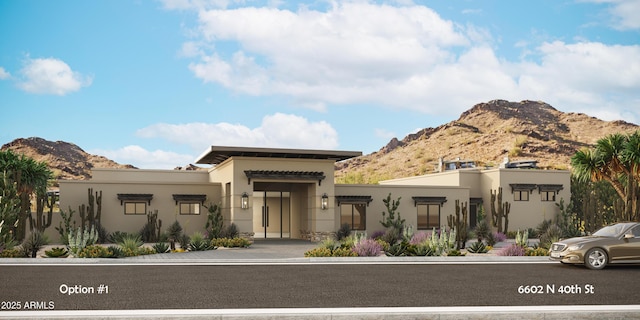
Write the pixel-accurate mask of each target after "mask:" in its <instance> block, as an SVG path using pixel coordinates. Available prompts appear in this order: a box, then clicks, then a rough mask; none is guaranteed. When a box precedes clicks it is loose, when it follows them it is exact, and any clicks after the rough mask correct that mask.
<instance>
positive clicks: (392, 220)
mask: <svg viewBox="0 0 640 320" xmlns="http://www.w3.org/2000/svg"><path fill="white" fill-rule="evenodd" d="M400 199H401V197H398V200H391V193H389V195H388V196H387V198H386V199H383V200H382V202H383V203H384V205H385V207H386V208H387V212H384V211H383V212H382V220H381V221H380V224H382V226H383V227H385V228H393V229H396V230H398V231H399V232H402V229H403V227H404V221H405V220H404V219H402V218H401V217H400V212H397V211H398V207H399V206H400ZM387 213H388V214H389V216H387ZM396 213H397V214H398V215H397V216H396Z"/></svg>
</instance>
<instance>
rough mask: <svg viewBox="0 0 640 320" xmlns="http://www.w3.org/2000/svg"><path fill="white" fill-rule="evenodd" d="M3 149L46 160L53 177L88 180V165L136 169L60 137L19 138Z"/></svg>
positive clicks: (89, 172)
mask: <svg viewBox="0 0 640 320" xmlns="http://www.w3.org/2000/svg"><path fill="white" fill-rule="evenodd" d="M7 149H9V150H12V151H13V152H15V153H18V154H24V155H25V156H28V157H30V158H33V159H34V160H36V161H40V162H42V161H44V162H46V163H47V164H48V165H49V168H50V169H51V171H53V175H54V177H55V178H56V179H73V180H88V179H91V169H92V168H127V169H136V167H134V166H132V165H122V164H119V163H116V162H115V161H113V160H109V159H107V158H105V157H103V156H98V155H93V154H89V153H87V152H85V151H84V150H82V149H81V148H80V147H78V146H77V145H75V144H73V143H68V142H64V141H55V142H54V141H48V140H45V139H42V138H36V137H32V138H26V139H23V138H20V139H16V140H13V141H11V142H9V143H7V144H5V145H3V146H2V148H0V150H7Z"/></svg>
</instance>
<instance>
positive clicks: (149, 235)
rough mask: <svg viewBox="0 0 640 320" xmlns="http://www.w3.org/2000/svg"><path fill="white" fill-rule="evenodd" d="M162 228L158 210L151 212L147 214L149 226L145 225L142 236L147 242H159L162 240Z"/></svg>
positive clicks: (141, 232)
mask: <svg viewBox="0 0 640 320" xmlns="http://www.w3.org/2000/svg"><path fill="white" fill-rule="evenodd" d="M160 228H162V220H158V210H155V211H154V212H151V211H149V213H148V214H147V224H145V225H144V227H143V228H142V230H141V231H140V234H141V235H142V240H143V241H145V242H158V240H159V239H160Z"/></svg>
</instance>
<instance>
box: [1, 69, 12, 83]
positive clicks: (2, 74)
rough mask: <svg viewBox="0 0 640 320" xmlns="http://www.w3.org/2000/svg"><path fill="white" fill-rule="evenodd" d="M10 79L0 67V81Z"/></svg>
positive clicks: (8, 74)
mask: <svg viewBox="0 0 640 320" xmlns="http://www.w3.org/2000/svg"><path fill="white" fill-rule="evenodd" d="M10 77H11V74H10V73H9V72H8V71H6V70H4V68H3V67H0V80H5V79H9V78H10Z"/></svg>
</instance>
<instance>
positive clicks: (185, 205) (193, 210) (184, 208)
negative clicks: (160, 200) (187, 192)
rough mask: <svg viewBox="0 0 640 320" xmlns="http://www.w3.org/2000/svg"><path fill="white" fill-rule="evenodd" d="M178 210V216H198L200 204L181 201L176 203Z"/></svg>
mask: <svg viewBox="0 0 640 320" xmlns="http://www.w3.org/2000/svg"><path fill="white" fill-rule="evenodd" d="M178 207H179V208H180V209H179V210H180V214H182V215H199V214H200V202H187V201H182V202H180V203H178Z"/></svg>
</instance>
